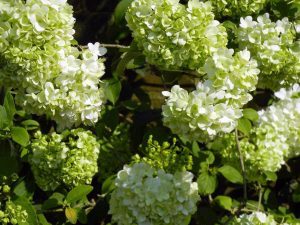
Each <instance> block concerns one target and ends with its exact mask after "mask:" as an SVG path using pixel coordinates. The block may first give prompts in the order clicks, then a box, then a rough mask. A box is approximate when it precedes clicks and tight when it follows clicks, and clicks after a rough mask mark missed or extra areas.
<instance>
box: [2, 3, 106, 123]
mask: <svg viewBox="0 0 300 225" xmlns="http://www.w3.org/2000/svg"><path fill="white" fill-rule="evenodd" d="M0 8H1V9H0V13H1V17H0V80H1V82H0V84H1V85H4V86H7V87H12V88H14V91H15V93H16V103H17V104H19V105H21V106H23V107H24V108H25V110H26V111H27V112H29V113H33V114H38V115H41V114H46V115H47V116H49V117H50V118H51V119H54V120H55V121H56V122H57V123H58V125H59V126H60V127H61V128H64V127H71V126H72V125H74V124H75V125H78V124H80V123H84V124H85V125H91V124H94V123H95V122H96V121H97V120H98V117H99V115H100V110H101V105H102V103H103V101H104V97H103V91H102V88H101V87H100V83H99V79H100V78H101V77H102V76H103V74H104V64H103V60H102V59H101V58H99V56H102V55H103V54H104V53H105V52H104V51H103V49H101V48H99V43H96V44H94V45H93V44H89V45H88V48H87V49H84V50H82V51H79V50H78V49H77V48H75V47H72V46H71V44H72V43H73V42H74V38H73V34H74V30H73V25H74V21H75V20H74V18H73V15H72V7H71V6H70V5H69V4H67V2H66V1H64V0H29V1H26V2H25V1H22V0H15V1H14V0H4V1H1V3H0Z"/></svg>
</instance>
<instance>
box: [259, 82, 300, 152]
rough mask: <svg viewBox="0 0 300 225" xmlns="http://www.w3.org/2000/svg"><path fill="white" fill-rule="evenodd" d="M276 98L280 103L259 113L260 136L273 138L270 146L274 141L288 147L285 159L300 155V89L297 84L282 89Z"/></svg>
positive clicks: (276, 94)
mask: <svg viewBox="0 0 300 225" xmlns="http://www.w3.org/2000/svg"><path fill="white" fill-rule="evenodd" d="M275 96H276V97H277V98H279V101H277V102H275V103H273V104H272V105H271V106H269V107H268V108H267V109H266V110H262V111H260V112H259V114H260V121H259V124H258V129H257V131H259V132H260V133H259V134H258V135H261V136H265V139H266V138H267V137H270V136H272V137H273V138H272V139H270V143H269V144H270V145H271V143H272V140H274V141H275V140H281V142H282V143H285V144H286V145H288V148H286V151H283V150H282V151H283V154H284V156H285V157H287V156H288V157H294V156H296V155H300V149H299V146H300V87H299V85H298V84H295V85H293V87H291V88H290V89H285V88H282V89H280V90H279V91H278V92H276V93H275ZM269 130H272V131H273V132H269ZM262 138H263V137H262Z"/></svg>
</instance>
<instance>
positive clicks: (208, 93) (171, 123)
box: [162, 82, 242, 142]
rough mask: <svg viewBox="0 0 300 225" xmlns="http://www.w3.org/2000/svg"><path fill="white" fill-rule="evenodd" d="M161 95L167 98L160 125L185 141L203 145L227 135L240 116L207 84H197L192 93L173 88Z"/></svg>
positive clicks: (233, 105)
mask: <svg viewBox="0 0 300 225" xmlns="http://www.w3.org/2000/svg"><path fill="white" fill-rule="evenodd" d="M163 94H164V96H166V97H167V99H166V104H165V105H163V107H162V111H163V112H162V114H163V122H164V124H165V125H166V126H167V127H169V128H170V129H171V130H172V132H173V133H175V134H178V135H179V136H182V137H184V138H186V139H188V140H197V141H203V142H205V141H208V140H210V139H212V138H214V137H215V136H216V135H217V134H218V133H220V132H224V133H229V132H231V131H232V130H233V129H234V128H235V127H236V125H237V120H238V119H239V118H240V117H241V116H242V110H241V109H240V108H239V107H237V106H236V104H230V99H229V100H228V99H226V92H225V91H224V90H218V89H215V88H213V87H212V86H211V85H210V84H209V83H208V82H206V83H203V84H202V83H199V84H198V85H197V89H196V90H194V91H192V92H188V91H186V90H184V89H183V88H181V87H179V86H178V85H175V86H173V87H172V89H171V91H170V92H163Z"/></svg>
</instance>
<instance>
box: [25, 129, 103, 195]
mask: <svg viewBox="0 0 300 225" xmlns="http://www.w3.org/2000/svg"><path fill="white" fill-rule="evenodd" d="M30 147H31V150H32V153H31V155H30V156H29V162H30V165H31V169H32V172H33V175H34V177H35V180H36V183H37V185H38V186H39V187H40V188H41V189H42V190H44V191H53V190H55V189H56V188H58V187H59V186H61V185H64V186H65V187H67V188H69V189H71V188H72V187H74V186H77V185H79V184H90V183H91V181H92V178H93V176H94V175H95V174H96V173H97V172H98V166H97V159H98V155H99V143H98V142H97V140H96V138H95V137H94V135H93V134H92V133H91V132H90V131H86V130H83V129H74V130H71V131H65V132H63V133H62V134H57V133H51V134H49V135H43V134H42V133H41V132H40V131H39V132H37V133H36V134H35V139H33V140H32V144H31V146H30Z"/></svg>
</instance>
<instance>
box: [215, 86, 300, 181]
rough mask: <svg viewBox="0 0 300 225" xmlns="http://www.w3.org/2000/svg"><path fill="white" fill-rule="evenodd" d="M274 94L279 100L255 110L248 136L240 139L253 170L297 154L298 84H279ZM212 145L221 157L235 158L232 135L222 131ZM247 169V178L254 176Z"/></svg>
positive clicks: (271, 169) (269, 167) (265, 168)
mask: <svg viewBox="0 0 300 225" xmlns="http://www.w3.org/2000/svg"><path fill="white" fill-rule="evenodd" d="M275 96H276V97H277V98H279V101H277V102H274V103H273V104H272V105H271V106H269V107H268V108H266V109H265V110H261V111H259V112H258V113H259V116H260V118H259V121H258V122H257V124H255V126H254V128H253V129H252V131H251V135H250V137H249V138H244V139H242V140H240V147H241V150H242V154H243V155H244V159H245V163H246V166H247V167H248V169H249V171H251V173H253V174H256V173H269V172H276V171H278V170H279V169H280V168H281V166H282V165H283V164H284V163H285V161H286V160H287V159H288V158H292V157H295V156H299V155H300V148H299V146H300V87H299V85H298V84H295V85H294V86H293V87H292V88H290V89H284V88H282V89H280V90H279V91H278V92H276V93H275ZM218 143H219V144H218ZM214 146H215V150H217V151H219V153H221V155H222V157H223V158H224V160H225V161H229V162H235V161H237V160H238V154H237V150H236V149H237V147H236V143H235V138H234V135H232V134H230V135H224V136H223V137H222V138H221V140H218V141H217V142H216V143H215V145H214ZM251 173H248V175H249V177H248V179H250V180H255V179H256V177H255V176H252V175H251Z"/></svg>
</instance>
